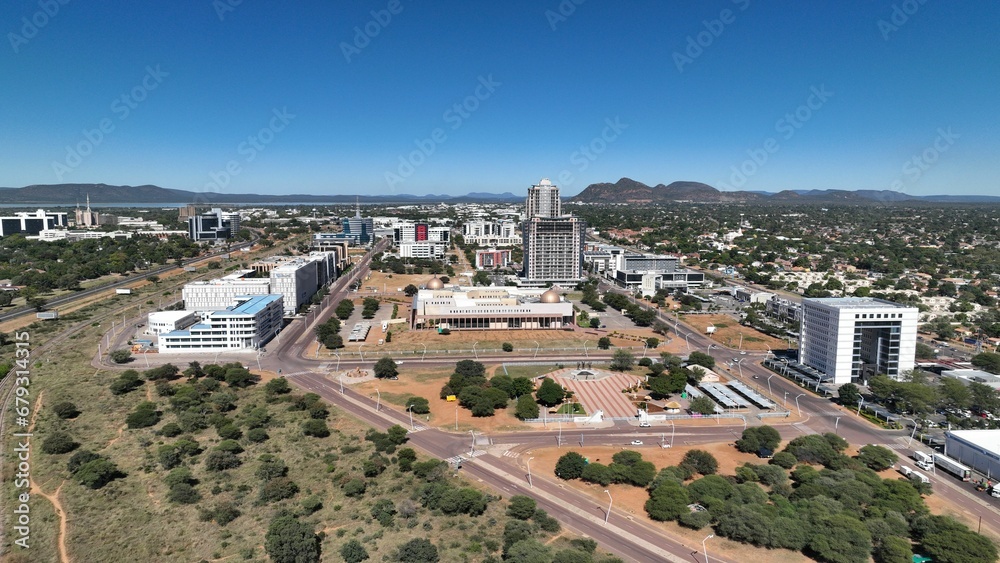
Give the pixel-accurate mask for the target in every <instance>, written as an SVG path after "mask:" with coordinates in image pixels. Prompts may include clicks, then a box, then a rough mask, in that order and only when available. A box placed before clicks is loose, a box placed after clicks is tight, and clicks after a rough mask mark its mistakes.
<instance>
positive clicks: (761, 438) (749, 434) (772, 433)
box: [736, 425, 781, 453]
mask: <svg viewBox="0 0 1000 563" xmlns="http://www.w3.org/2000/svg"><path fill="white" fill-rule="evenodd" d="M780 443H781V435H780V434H778V431H777V430H776V429H775V428H774V427H773V426H767V425H762V426H751V427H749V428H747V429H746V430H744V431H743V435H742V436H741V437H740V439H739V440H736V449H737V450H739V451H741V452H744V453H757V452H758V451H760V450H761V449H766V450H771V452H774V451H775V450H777V449H778V444H780Z"/></svg>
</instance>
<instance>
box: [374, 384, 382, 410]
mask: <svg viewBox="0 0 1000 563" xmlns="http://www.w3.org/2000/svg"><path fill="white" fill-rule="evenodd" d="M375 394H376V395H377V396H378V399H375V412H378V410H379V409H380V408H381V407H382V393H380V392H379V390H378V389H375Z"/></svg>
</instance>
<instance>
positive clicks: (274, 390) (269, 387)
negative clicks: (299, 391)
mask: <svg viewBox="0 0 1000 563" xmlns="http://www.w3.org/2000/svg"><path fill="white" fill-rule="evenodd" d="M264 391H265V392H266V393H267V394H268V395H272V396H273V395H286V394H288V393H291V392H292V386H291V385H289V384H288V380H287V379H285V378H284V377H277V378H275V379H272V380H271V381H268V382H267V384H266V385H264Z"/></svg>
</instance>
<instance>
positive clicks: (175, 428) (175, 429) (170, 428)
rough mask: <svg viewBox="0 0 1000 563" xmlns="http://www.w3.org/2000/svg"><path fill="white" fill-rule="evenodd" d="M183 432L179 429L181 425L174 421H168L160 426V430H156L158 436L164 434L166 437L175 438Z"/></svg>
mask: <svg viewBox="0 0 1000 563" xmlns="http://www.w3.org/2000/svg"><path fill="white" fill-rule="evenodd" d="M183 432H184V431H183V430H181V427H180V426H179V425H178V424H177V423H176V422H168V423H166V424H164V425H163V428H160V431H159V432H157V434H159V435H160V436H166V437H167V438H175V437H177V436H180V435H181V434H182V433H183Z"/></svg>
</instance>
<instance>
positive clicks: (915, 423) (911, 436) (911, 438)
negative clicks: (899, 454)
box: [900, 416, 917, 447]
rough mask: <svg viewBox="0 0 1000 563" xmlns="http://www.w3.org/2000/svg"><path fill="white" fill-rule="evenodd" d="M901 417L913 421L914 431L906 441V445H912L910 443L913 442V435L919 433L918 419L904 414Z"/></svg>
mask: <svg viewBox="0 0 1000 563" xmlns="http://www.w3.org/2000/svg"><path fill="white" fill-rule="evenodd" d="M900 418H902V419H904V420H909V421H910V422H912V423H913V432H910V441H909V442H907V443H906V447H910V445H911V444H913V436H914V435H916V433H917V421H916V420H913V419H912V418H908V417H905V416H902V417H900Z"/></svg>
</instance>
